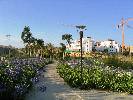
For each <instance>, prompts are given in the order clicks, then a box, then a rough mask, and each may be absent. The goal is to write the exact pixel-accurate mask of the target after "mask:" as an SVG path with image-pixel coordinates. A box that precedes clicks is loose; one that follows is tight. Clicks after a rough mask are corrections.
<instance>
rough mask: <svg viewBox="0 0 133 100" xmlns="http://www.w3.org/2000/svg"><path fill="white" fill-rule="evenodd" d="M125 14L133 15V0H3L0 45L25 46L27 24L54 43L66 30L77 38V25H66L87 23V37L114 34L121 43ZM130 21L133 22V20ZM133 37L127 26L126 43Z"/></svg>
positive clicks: (36, 32)
mask: <svg viewBox="0 0 133 100" xmlns="http://www.w3.org/2000/svg"><path fill="white" fill-rule="evenodd" d="M122 17H123V18H124V19H127V18H131V17H133V0H0V45H12V46H15V47H23V42H22V40H21V33H22V31H23V28H24V26H29V27H30V29H31V32H32V34H33V36H34V37H36V38H41V39H43V40H44V42H45V43H48V42H51V43H52V44H54V45H55V46H58V45H59V43H61V42H63V41H62V37H61V36H62V34H65V33H70V34H72V36H73V39H78V38H79V34H78V33H77V31H76V29H75V28H74V27H68V26H67V25H86V26H87V27H86V28H87V30H86V31H84V37H88V36H89V37H92V38H93V39H94V40H95V41H103V40H107V39H108V38H111V39H114V40H116V41H117V42H119V43H120V44H121V41H122V35H121V30H119V29H117V28H116V26H117V25H118V24H119V23H120V20H121V18H122ZM128 24H129V25H130V26H133V21H129V23H128ZM7 34H10V35H11V37H10V39H8V38H7V37H6V36H5V35H7ZM132 40H133V29H130V28H127V27H126V26H125V44H126V45H133V41H132Z"/></svg>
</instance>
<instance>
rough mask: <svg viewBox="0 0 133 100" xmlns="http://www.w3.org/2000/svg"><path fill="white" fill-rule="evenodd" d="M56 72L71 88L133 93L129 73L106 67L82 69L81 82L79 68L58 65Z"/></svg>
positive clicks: (132, 79) (131, 77)
mask: <svg viewBox="0 0 133 100" xmlns="http://www.w3.org/2000/svg"><path fill="white" fill-rule="evenodd" d="M57 72H58V73H59V75H60V76H61V77H62V78H63V79H64V80H65V82H67V83H68V84H69V85H70V86H72V87H77V88H80V87H83V89H91V88H93V89H104V90H111V91H118V92H127V93H130V94H132V93H133V74H132V73H130V72H126V71H119V70H112V69H110V68H109V67H108V66H107V67H105V68H102V67H101V66H93V67H89V68H85V67H84V69H83V79H82V80H81V73H80V67H79V66H77V67H75V68H71V67H70V66H68V65H67V64H59V65H58V66H57Z"/></svg>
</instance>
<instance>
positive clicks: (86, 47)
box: [66, 37, 94, 52]
mask: <svg viewBox="0 0 133 100" xmlns="http://www.w3.org/2000/svg"><path fill="white" fill-rule="evenodd" d="M82 41H83V43H82V47H83V51H84V52H91V51H92V48H93V45H94V41H93V40H92V38H91V37H87V38H83V39H82ZM66 49H67V50H71V51H80V40H74V41H72V42H71V44H70V46H69V45H68V44H67V45H66Z"/></svg>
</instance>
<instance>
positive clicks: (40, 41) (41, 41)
mask: <svg viewBox="0 0 133 100" xmlns="http://www.w3.org/2000/svg"><path fill="white" fill-rule="evenodd" d="M36 43H37V46H38V47H39V53H40V54H41V57H42V56H43V54H42V52H43V46H44V41H43V40H42V39H36Z"/></svg>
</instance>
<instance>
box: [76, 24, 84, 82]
mask: <svg viewBox="0 0 133 100" xmlns="http://www.w3.org/2000/svg"><path fill="white" fill-rule="evenodd" d="M76 28H77V29H78V30H77V31H79V35H80V68H81V80H82V81H83V75H82V74H83V66H82V65H83V61H82V60H83V50H82V38H83V31H84V30H86V29H85V28H86V26H84V25H79V26H76Z"/></svg>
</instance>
